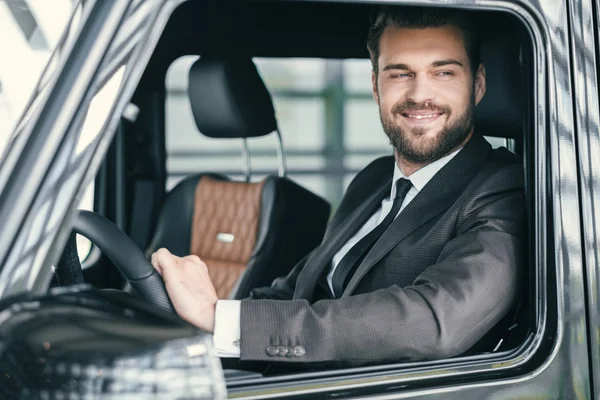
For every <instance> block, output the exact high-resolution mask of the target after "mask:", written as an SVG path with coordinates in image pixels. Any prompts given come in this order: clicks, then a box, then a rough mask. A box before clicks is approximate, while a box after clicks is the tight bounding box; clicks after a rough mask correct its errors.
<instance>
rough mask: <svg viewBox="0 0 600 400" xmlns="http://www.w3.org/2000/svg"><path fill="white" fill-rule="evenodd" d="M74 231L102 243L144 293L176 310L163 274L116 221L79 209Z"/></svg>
mask: <svg viewBox="0 0 600 400" xmlns="http://www.w3.org/2000/svg"><path fill="white" fill-rule="evenodd" d="M73 231H74V232H75V233H78V234H80V235H82V236H84V237H86V238H88V239H89V240H90V241H91V242H92V243H94V244H95V245H96V246H98V248H99V249H100V250H102V252H103V253H104V254H105V255H106V256H107V257H108V258H109V259H110V260H111V261H112V262H113V264H115V266H116V267H117V269H118V270H119V272H121V274H122V275H123V277H125V279H127V281H128V282H129V283H130V285H131V286H132V287H133V288H134V289H135V291H136V292H137V293H138V294H139V295H140V297H142V298H143V299H145V300H147V301H148V302H150V303H152V304H155V305H158V306H160V307H162V308H164V309H167V310H169V311H171V312H175V308H174V307H173V304H172V303H171V300H170V299H169V295H168V294H167V289H166V288H165V283H164V281H163V279H162V277H161V276H160V274H158V273H157V272H156V270H155V269H154V267H153V266H152V264H151V263H150V262H149V261H148V260H147V259H146V257H145V256H144V253H143V252H142V250H141V249H140V248H139V247H138V246H137V245H136V244H135V242H134V241H133V240H131V238H130V237H129V236H127V235H126V234H125V233H124V232H123V231H121V230H120V229H119V228H118V227H117V226H116V225H115V224H113V223H112V222H111V221H109V220H108V219H106V218H104V217H103V216H101V215H99V214H96V213H94V212H91V211H87V210H77V214H76V217H75V225H74V226H73Z"/></svg>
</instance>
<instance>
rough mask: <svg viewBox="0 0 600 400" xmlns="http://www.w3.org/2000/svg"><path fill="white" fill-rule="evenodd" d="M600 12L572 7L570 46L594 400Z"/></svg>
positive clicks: (599, 264)
mask: <svg viewBox="0 0 600 400" xmlns="http://www.w3.org/2000/svg"><path fill="white" fill-rule="evenodd" d="M594 7H595V8H596V16H598V14H597V13H598V12H600V1H599V0H595V1H593V0H586V1H584V0H582V1H579V2H574V4H573V6H572V7H571V13H570V20H571V27H572V34H571V46H572V47H573V50H572V60H573V65H574V69H575V72H574V73H573V79H574V89H575V90H574V93H575V107H576V121H577V147H578V150H579V158H578V164H579V174H580V175H579V183H580V190H581V208H582V211H581V213H582V218H581V223H582V226H583V235H584V240H583V243H584V251H585V253H584V254H585V266H586V271H587V276H586V281H587V282H586V283H587V303H588V307H587V310H588V323H589V325H588V333H589V343H590V346H589V347H590V351H591V354H590V361H591V364H592V365H591V366H590V367H591V369H592V377H593V382H594V385H593V388H594V393H593V397H594V398H600V282H598V279H600V255H599V254H598V252H599V250H600V231H599V229H600V175H599V174H600V172H599V171H600V159H599V156H600V128H599V126H600V115H599V114H598V112H599V110H600V106H599V100H598V77H597V72H598V69H597V68H598V64H597V63H596V56H597V55H599V54H600V46H599V43H595V32H594V30H595V29H599V26H598V22H599V21H598V20H596V21H595V23H594V18H593V16H594V13H593V8H594Z"/></svg>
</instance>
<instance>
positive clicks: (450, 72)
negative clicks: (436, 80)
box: [437, 71, 454, 77]
mask: <svg viewBox="0 0 600 400" xmlns="http://www.w3.org/2000/svg"><path fill="white" fill-rule="evenodd" d="M437 75H438V76H442V77H447V76H452V75H454V73H453V72H452V71H440V72H438V73H437Z"/></svg>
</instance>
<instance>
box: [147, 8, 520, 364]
mask: <svg viewBox="0 0 600 400" xmlns="http://www.w3.org/2000/svg"><path fill="white" fill-rule="evenodd" d="M368 49H369V52H370V55H371V61H372V64H373V73H372V82H373V96H374V99H375V101H376V102H377V104H378V105H379V111H380V116H381V122H382V125H383V128H384V131H385V133H386V134H387V136H388V137H389V139H390V143H391V144H392V146H393V147H394V150H395V157H384V158H381V159H378V160H376V161H374V162H373V163H371V164H370V165H369V166H368V167H366V168H365V169H364V170H363V171H361V172H360V173H359V174H358V175H357V176H356V178H355V179H354V180H353V182H352V183H351V185H350V186H349V188H348V190H347V192H346V194H345V195H344V198H343V200H342V202H341V204H340V206H339V208H338V210H337V212H336V214H335V215H334V216H333V218H332V219H331V221H330V223H329V225H328V228H327V231H326V233H325V237H324V240H323V242H322V244H321V245H320V246H319V247H318V248H317V249H315V250H314V251H313V252H312V253H311V254H309V255H308V256H307V257H305V258H304V259H303V260H302V261H301V262H299V263H298V265H296V267H295V268H294V269H293V270H292V271H291V272H290V274H289V275H288V276H286V277H282V278H279V279H276V280H275V281H274V282H273V284H272V286H271V287H268V288H260V289H256V290H254V291H253V293H252V295H251V299H248V300H243V301H241V302H239V301H227V300H225V301H223V300H220V301H217V296H216V294H215V290H214V288H213V287H212V284H211V282H210V278H209V276H208V273H207V269H206V266H205V265H204V263H203V262H202V261H201V260H200V259H199V258H197V257H195V256H188V257H183V258H179V257H176V256H174V255H172V254H170V253H169V252H168V250H166V249H160V250H159V251H157V252H156V253H155V254H154V255H153V256H152V263H153V265H154V266H155V268H156V269H157V270H158V271H159V272H160V273H161V275H162V276H163V278H164V280H165V284H166V287H167V291H168V292H169V296H170V297H171V300H172V302H173V304H174V306H175V309H176V310H177V312H178V314H179V315H180V316H181V317H182V318H184V319H186V320H187V321H189V322H190V323H192V324H194V325H196V326H198V327H200V328H202V329H204V330H206V331H209V332H214V340H215V345H216V347H217V350H218V352H219V354H220V355H221V356H223V357H239V358H240V360H242V361H270V362H273V361H277V362H283V363H302V364H305V365H326V364H336V365H347V366H350V365H360V364H367V363H381V362H392V361H399V360H423V359H434V358H443V357H450V356H455V355H458V354H461V353H464V352H465V351H467V350H469V349H470V348H472V346H473V345H474V344H475V343H476V342H478V341H480V340H481V339H482V338H485V335H486V334H487V333H488V332H489V331H490V330H491V328H492V327H494V326H495V325H496V324H498V322H499V321H500V320H501V319H502V318H503V317H504V316H505V315H507V313H508V312H509V310H511V307H512V306H513V305H514V300H515V297H516V293H517V287H518V282H519V279H520V278H519V272H520V271H519V270H520V269H521V268H522V265H521V258H522V255H523V244H522V240H523V237H522V236H523V232H522V231H523V229H524V201H523V176H522V166H521V162H520V160H519V159H518V158H517V157H516V156H514V155H513V154H511V153H510V152H508V151H507V150H506V149H499V150H492V149H491V146H490V145H489V144H488V143H487V142H486V141H485V139H484V138H483V137H482V136H481V133H476V132H475V127H474V122H473V119H474V118H473V115H474V110H475V107H476V105H477V104H478V103H479V102H480V101H481V99H482V97H483V96H484V94H485V91H486V81H485V69H484V66H483V65H481V64H480V60H479V50H478V45H477V38H476V36H475V35H474V33H473V30H472V27H471V25H470V23H469V21H468V19H467V17H466V15H465V14H464V13H463V12H457V11H454V12H452V11H444V10H440V9H431V10H429V11H424V10H421V9H408V8H402V9H398V10H397V11H389V10H386V11H383V12H382V13H381V14H380V15H379V16H378V17H377V19H376V21H375V22H374V24H373V26H372V27H371V29H370V31H369V37H368ZM365 134H368V132H366V133H365ZM489 345H491V343H489Z"/></svg>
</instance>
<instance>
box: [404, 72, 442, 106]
mask: <svg viewBox="0 0 600 400" xmlns="http://www.w3.org/2000/svg"><path fill="white" fill-rule="evenodd" d="M406 98H407V99H410V100H412V101H414V102H415V103H417V104H422V103H425V102H427V101H433V100H435V93H434V89H433V87H432V85H431V82H429V79H428V78H427V77H426V76H423V75H417V76H415V78H414V79H413V80H412V82H411V85H410V88H409V90H408V92H407V93H406Z"/></svg>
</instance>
